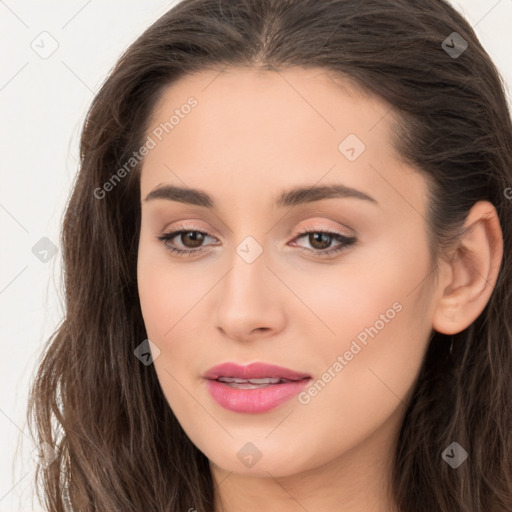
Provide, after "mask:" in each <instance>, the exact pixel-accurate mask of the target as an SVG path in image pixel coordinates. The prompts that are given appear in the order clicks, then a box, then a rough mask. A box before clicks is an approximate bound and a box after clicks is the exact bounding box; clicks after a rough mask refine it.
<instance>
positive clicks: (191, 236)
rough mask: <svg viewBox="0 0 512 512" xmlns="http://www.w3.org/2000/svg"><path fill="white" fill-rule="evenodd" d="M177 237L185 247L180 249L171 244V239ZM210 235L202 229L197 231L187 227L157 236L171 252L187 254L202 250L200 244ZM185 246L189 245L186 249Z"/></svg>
mask: <svg viewBox="0 0 512 512" xmlns="http://www.w3.org/2000/svg"><path fill="white" fill-rule="evenodd" d="M176 237H179V240H180V241H181V243H182V244H183V245H184V246H185V249H180V248H179V247H176V246H175V245H171V242H172V243H173V244H174V242H173V239H174V238H176ZM207 237H210V238H212V237H211V236H210V235H209V234H208V233H206V232H204V231H199V230H197V229H194V228H187V229H178V230H176V231H171V232H170V233H164V234H163V235H161V236H159V237H157V238H158V240H160V241H161V242H162V243H163V244H164V245H165V247H166V248H167V249H168V250H169V251H171V252H172V253H175V254H178V255H183V256H188V255H190V254H192V253H198V252H202V251H204V249H205V248H204V247H203V246H202V245H201V244H202V243H203V242H204V240H205V239H206V238H207ZM187 247H191V248H190V249H188V248H187Z"/></svg>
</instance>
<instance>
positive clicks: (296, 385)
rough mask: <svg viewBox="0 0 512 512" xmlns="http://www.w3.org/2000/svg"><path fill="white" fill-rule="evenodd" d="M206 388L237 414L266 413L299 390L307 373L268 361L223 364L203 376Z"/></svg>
mask: <svg viewBox="0 0 512 512" xmlns="http://www.w3.org/2000/svg"><path fill="white" fill-rule="evenodd" d="M203 378H204V379H205V380H206V389H207V390H208V392H209V393H210V396H211V397H212V398H213V399H214V400H215V402H217V403H218V404H219V405H220V406H222V407H224V408H225V409H227V410H229V411H232V412H237V413H244V414H248V413H264V412H267V411H270V410H271V409H274V408H275V407H278V406H280V405H281V404H284V403H285V402H287V401H288V400H290V399H291V398H292V397H293V396H295V395H297V394H298V393H300V392H301V391H302V390H303V389H304V387H305V386H306V385H307V383H308V381H309V380H310V379H311V378H312V377H311V376H310V375H308V374H307V373H302V372H296V371H294V370H290V369H289V368H284V367H282V366H276V365H273V364H267V363H252V364H249V365H247V366H241V365H239V364H236V363H224V364H220V365H218V366H214V367H213V368H210V369H209V370H208V371H207V372H206V373H205V374H204V375H203Z"/></svg>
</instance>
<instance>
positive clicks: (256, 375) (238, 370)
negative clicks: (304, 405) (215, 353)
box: [203, 362, 310, 380]
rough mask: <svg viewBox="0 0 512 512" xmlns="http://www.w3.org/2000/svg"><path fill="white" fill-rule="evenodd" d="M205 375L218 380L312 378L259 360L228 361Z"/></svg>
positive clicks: (206, 377) (207, 377)
mask: <svg viewBox="0 0 512 512" xmlns="http://www.w3.org/2000/svg"><path fill="white" fill-rule="evenodd" d="M203 377H204V378H205V379H209V380H216V379H218V378H219V377H236V378H239V379H247V380H248V379H264V378H266V377H274V378H276V377H279V378H281V379H286V380H301V379H304V378H310V375H308V374H307V373H302V372H296V371H293V370H290V369H289V368H284V367H283V366H277V365H275V364H269V363H259V362H257V363H251V364H248V365H245V366H244V365H239V364H237V363H232V362H226V363H222V364H219V365H217V366H214V367H212V368H210V369H209V370H208V371H207V372H206V373H205V374H204V375H203Z"/></svg>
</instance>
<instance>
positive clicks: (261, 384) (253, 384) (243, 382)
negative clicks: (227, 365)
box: [213, 377, 309, 389]
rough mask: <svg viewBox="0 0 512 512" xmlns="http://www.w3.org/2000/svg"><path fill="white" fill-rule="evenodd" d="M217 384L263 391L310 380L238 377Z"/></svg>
mask: <svg viewBox="0 0 512 512" xmlns="http://www.w3.org/2000/svg"><path fill="white" fill-rule="evenodd" d="M213 380H216V381H217V382H222V383H223V384H226V385H227V386H229V387H231V388H236V389H261V388H267V387H268V386H274V385H276V384H286V383H288V382H297V381H298V380H309V377H304V378H303V379H281V378H279V377H275V378H273V377H267V378H263V379H239V378H237V377H219V378H217V379H213Z"/></svg>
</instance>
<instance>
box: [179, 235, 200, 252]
mask: <svg viewBox="0 0 512 512" xmlns="http://www.w3.org/2000/svg"><path fill="white" fill-rule="evenodd" d="M180 237H181V238H180V240H181V242H182V243H183V245H184V246H185V247H187V248H189V249H194V248H196V247H200V246H201V244H202V243H203V241H204V233H201V232H200V231H183V232H182V233H181V234H180ZM189 241H190V245H189Z"/></svg>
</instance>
